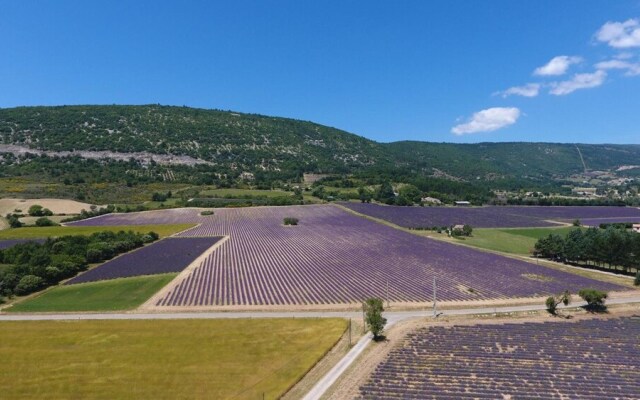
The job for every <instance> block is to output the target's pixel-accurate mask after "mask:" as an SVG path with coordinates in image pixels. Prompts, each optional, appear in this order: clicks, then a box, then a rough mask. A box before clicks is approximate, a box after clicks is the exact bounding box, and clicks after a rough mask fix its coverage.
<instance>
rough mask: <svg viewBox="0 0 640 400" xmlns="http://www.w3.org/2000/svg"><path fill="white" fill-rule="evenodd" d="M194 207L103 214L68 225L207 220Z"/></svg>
mask: <svg viewBox="0 0 640 400" xmlns="http://www.w3.org/2000/svg"><path fill="white" fill-rule="evenodd" d="M207 218H211V217H202V216H200V210H199V209H196V208H173V209H168V210H154V211H143V212H136V213H114V214H105V215H101V216H99V217H95V218H89V219H83V220H80V221H75V222H69V223H67V225H70V226H119V225H169V224H189V223H199V222H202V221H207Z"/></svg>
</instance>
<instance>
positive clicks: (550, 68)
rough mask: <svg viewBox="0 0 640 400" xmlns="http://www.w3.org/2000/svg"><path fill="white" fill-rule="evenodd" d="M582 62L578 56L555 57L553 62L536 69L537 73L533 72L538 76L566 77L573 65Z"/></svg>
mask: <svg viewBox="0 0 640 400" xmlns="http://www.w3.org/2000/svg"><path fill="white" fill-rule="evenodd" d="M580 62H582V58H581V57H576V56H557V57H553V58H552V59H551V61H549V62H548V63H546V64H545V65H543V66H542V67H538V68H536V69H535V71H533V74H534V75H538V76H557V75H564V74H565V73H566V72H567V70H568V69H569V67H570V66H571V65H572V64H577V63H580Z"/></svg>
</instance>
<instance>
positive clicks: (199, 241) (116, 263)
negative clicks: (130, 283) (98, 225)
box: [66, 237, 220, 285]
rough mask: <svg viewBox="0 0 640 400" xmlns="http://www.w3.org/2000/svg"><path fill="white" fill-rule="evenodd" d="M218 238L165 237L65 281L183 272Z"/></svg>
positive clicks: (99, 279)
mask: <svg viewBox="0 0 640 400" xmlns="http://www.w3.org/2000/svg"><path fill="white" fill-rule="evenodd" d="M219 240H220V238H219V237H194V238H166V239H163V240H160V241H158V242H155V243H152V244H150V245H148V246H145V247H142V248H140V249H137V250H134V251H132V252H131V253H127V254H123V255H121V256H119V257H116V258H114V259H113V260H110V261H107V262H106V263H104V264H102V265H99V266H97V267H96V268H94V269H92V270H89V271H87V272H85V273H83V274H80V275H78V276H76V277H75V278H72V279H70V280H68V281H67V282H66V284H67V285H72V284H74V283H85V282H95V281H101V280H105V279H114V278H127V277H131V276H140V275H156V274H164V273H167V272H180V271H182V270H183V269H185V268H186V267H187V266H189V264H191V262H193V260H195V259H196V258H198V256H200V255H201V254H202V253H203V252H204V251H205V250H207V249H208V248H210V247H211V246H213V245H214V244H215V243H216V242H218V241H219Z"/></svg>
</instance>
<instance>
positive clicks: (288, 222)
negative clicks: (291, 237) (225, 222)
mask: <svg viewBox="0 0 640 400" xmlns="http://www.w3.org/2000/svg"><path fill="white" fill-rule="evenodd" d="M298 222H299V221H298V218H293V217H285V218H284V220H283V221H282V223H283V224H285V225H298Z"/></svg>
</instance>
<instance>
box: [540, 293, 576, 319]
mask: <svg viewBox="0 0 640 400" xmlns="http://www.w3.org/2000/svg"><path fill="white" fill-rule="evenodd" d="M560 303H562V304H564V305H565V306H568V305H569V303H571V293H570V292H569V291H568V290H565V291H564V292H563V293H562V294H559V295H557V296H549V297H547V301H546V303H545V304H546V306H547V311H549V313H551V314H553V315H556V312H557V311H558V305H560Z"/></svg>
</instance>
